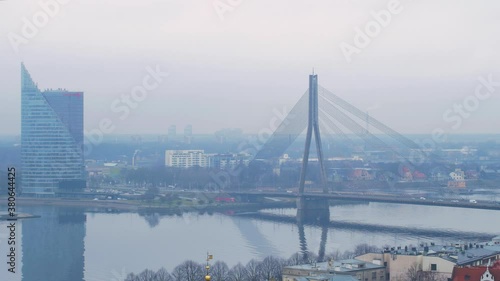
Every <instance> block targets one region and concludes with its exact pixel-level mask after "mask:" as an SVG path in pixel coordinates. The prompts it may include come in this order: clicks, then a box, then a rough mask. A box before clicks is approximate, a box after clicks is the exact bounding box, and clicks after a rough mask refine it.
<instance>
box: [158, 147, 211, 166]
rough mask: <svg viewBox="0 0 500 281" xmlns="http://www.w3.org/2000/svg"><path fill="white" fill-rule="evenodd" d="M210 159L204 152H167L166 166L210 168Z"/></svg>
mask: <svg viewBox="0 0 500 281" xmlns="http://www.w3.org/2000/svg"><path fill="white" fill-rule="evenodd" d="M208 165H209V157H208V155H206V154H205V151H204V150H167V151H165V166H167V167H176V168H190V167H194V166H199V167H208Z"/></svg>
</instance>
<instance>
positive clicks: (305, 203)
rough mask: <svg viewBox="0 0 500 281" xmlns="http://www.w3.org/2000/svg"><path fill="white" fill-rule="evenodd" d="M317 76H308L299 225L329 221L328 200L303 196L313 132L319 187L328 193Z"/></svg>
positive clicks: (298, 211) (298, 205)
mask: <svg viewBox="0 0 500 281" xmlns="http://www.w3.org/2000/svg"><path fill="white" fill-rule="evenodd" d="M318 111H319V110H318V75H316V74H314V73H313V74H311V75H309V112H308V113H309V114H308V124H307V135H306V144H305V149H304V156H303V159H302V170H301V172H300V183H299V197H298V198H297V219H298V221H299V223H303V222H311V223H323V222H328V221H329V220H330V208H329V204H328V199H320V198H314V199H313V198H307V197H305V196H304V185H305V181H306V173H307V166H308V163H309V151H310V149H311V139H312V134H313V132H314V140H315V141H316V154H317V156H318V162H319V169H320V176H321V185H322V186H323V192H324V193H328V184H327V179H326V172H325V166H324V162H323V149H322V145H321V134H320V131H319V118H318Z"/></svg>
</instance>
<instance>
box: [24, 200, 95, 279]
mask: <svg viewBox="0 0 500 281" xmlns="http://www.w3.org/2000/svg"><path fill="white" fill-rule="evenodd" d="M24 212H29V213H32V214H37V215H40V216H41V217H40V218H38V219H29V220H25V221H23V222H22V223H23V228H22V254H23V259H22V274H23V279H22V280H23V281H40V280H51V281H68V280H72V281H73V280H74V281H82V280H84V277H83V272H84V266H85V258H84V253H85V245H84V239H85V223H86V221H87V216H86V215H85V213H84V211H83V210H82V209H77V208H64V207H29V208H25V209H24Z"/></svg>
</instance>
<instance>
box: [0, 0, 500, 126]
mask: <svg viewBox="0 0 500 281" xmlns="http://www.w3.org/2000/svg"><path fill="white" fill-rule="evenodd" d="M65 1H67V2H68V3H67V4H64V5H62V4H60V5H59V4H58V5H59V6H60V7H59V8H60V9H59V11H57V10H56V12H55V13H54V15H53V17H50V16H49V20H48V22H47V24H43V25H41V27H40V28H38V30H37V31H36V32H35V33H34V36H32V38H26V37H25V36H24V35H23V28H25V27H24V26H25V25H26V21H25V20H23V18H26V19H27V20H28V21H29V22H33V16H34V15H38V16H39V18H38V20H42V21H43V15H41V14H42V13H45V12H44V10H43V9H42V8H41V7H40V4H39V3H40V2H42V3H44V2H50V0H6V1H0V35H1V37H0V97H1V104H2V108H1V110H0V120H1V121H0V134H19V132H20V62H21V61H24V63H25V64H26V67H27V68H28V70H29V71H30V73H31V75H32V77H33V79H34V80H35V81H36V82H37V83H38V85H39V86H40V88H42V89H45V88H67V89H68V90H75V91H76V90H78V91H83V92H85V128H86V129H87V130H91V129H94V128H98V123H99V121H100V120H102V119H103V118H108V119H110V120H111V121H112V122H113V124H114V125H115V129H114V130H113V133H158V134H161V133H163V134H166V132H167V129H168V126H170V125H172V124H175V125H177V128H178V132H179V131H180V130H181V129H182V128H183V127H184V126H185V125H186V124H192V125H193V133H195V134H197V133H211V132H213V131H215V130H218V129H221V128H236V127H237V128H242V129H243V130H244V132H247V133H257V132H259V131H260V130H261V129H263V128H266V127H268V126H269V125H268V124H269V120H270V119H271V118H272V116H273V109H274V108H276V109H278V110H280V111H282V110H283V108H284V107H286V108H288V109H291V107H292V106H293V105H294V104H295V102H296V101H297V100H298V99H299V98H300V96H301V95H302V94H303V93H304V92H305V91H306V90H307V87H308V77H307V75H308V74H309V73H310V72H311V69H312V68H313V67H314V68H315V72H316V73H317V74H318V75H319V83H320V84H321V85H323V86H324V87H326V88H328V89H329V90H330V91H332V92H334V93H336V94H337V95H339V96H341V97H343V98H344V99H346V100H348V101H349V102H351V103H353V104H354V105H356V106H357V107H359V108H360V109H362V110H363V111H368V112H370V115H371V116H373V117H375V118H378V119H379V120H380V121H382V122H384V123H386V124H387V125H389V126H391V127H393V128H394V129H396V130H398V131H400V132H402V133H427V134H428V133H431V132H432V131H433V130H434V129H435V128H442V129H443V130H444V131H445V132H446V133H500V126H498V122H499V121H498V120H499V119H500V111H499V110H498V109H499V108H500V86H496V87H494V89H496V92H493V93H492V94H491V96H490V97H488V98H486V99H484V100H480V101H479V103H478V104H477V105H474V104H473V103H471V105H474V106H476V107H477V110H472V111H470V112H466V113H467V116H468V118H462V117H460V118H462V119H463V120H462V121H463V122H462V124H461V125H460V126H455V127H456V128H453V127H452V126H453V125H456V121H453V122H452V121H446V120H444V119H443V114H444V113H445V112H446V111H447V110H453V105H454V104H461V103H463V102H464V101H469V102H471V101H472V102H473V98H472V97H471V96H473V95H474V91H475V89H476V88H477V87H478V85H480V83H479V82H478V77H480V76H482V77H485V78H487V77H488V76H491V77H492V78H491V79H493V81H500V54H499V52H498V50H499V47H500V46H499V45H500V44H499V43H500V16H499V14H498V11H500V2H499V1H497V0H491V1H487V0H484V1H481V0H479V1H470V0H469V1H466V0H439V1H431V0H413V1H410V0H401V1H395V0H393V2H394V1H395V2H394V3H395V4H394V3H393V5H396V4H399V5H398V9H397V10H398V11H399V12H398V13H393V14H392V15H391V20H390V22H389V23H388V24H384V25H386V26H385V27H382V28H381V30H380V32H378V34H375V35H374V36H373V38H371V42H370V44H368V46H361V47H360V48H358V50H359V53H356V54H353V55H352V56H351V61H350V62H348V61H347V59H346V57H345V55H344V54H343V52H342V50H341V48H340V46H341V45H342V44H343V43H342V42H344V43H345V44H349V45H352V46H356V44H355V42H354V41H355V40H354V39H355V36H356V34H357V32H356V29H357V28H358V29H360V30H365V28H366V26H367V24H369V23H370V21H373V20H374V16H373V14H372V12H375V13H378V12H379V11H382V10H388V5H390V4H389V2H390V1H385V0H384V1H373V0H370V1H368V0H343V1H340V0H312V1H311V0H308V1H306V0H303V1H298V0H272V1H264V0H251V1H250V0H242V1H240V3H238V1H237V0H220V1H214V0H135V1H134V0H65ZM61 2H62V0H61ZM221 3H222V4H224V3H229V4H226V5H231V3H233V4H232V5H233V6H232V7H231V10H227V11H225V12H219V13H217V11H216V10H215V8H214V4H218V5H219V7H221V8H223V6H222V5H221ZM221 13H222V14H221ZM13 36H18V37H16V38H17V39H18V40H19V37H21V38H23V40H24V41H22V43H19V44H20V45H19V46H18V52H16V51H15V50H14V49H15V48H13V46H12V43H11V41H12V38H13ZM17 42H19V41H17ZM344 46H345V45H344ZM358 47H359V45H358ZM157 66H158V67H159V68H160V69H161V70H162V71H165V72H169V73H170V76H169V77H168V78H167V79H165V80H164V81H163V82H162V83H160V85H159V87H157V88H155V89H154V90H151V91H150V92H149V93H148V95H147V98H146V99H145V100H143V101H142V102H140V103H139V105H138V107H137V108H135V109H132V110H131V113H130V115H129V116H127V117H126V118H125V119H124V120H121V119H120V118H119V117H120V116H121V114H120V113H116V112H114V111H113V110H112V109H111V105H112V104H113V102H114V101H115V100H117V99H119V98H120V96H122V95H130V93H131V91H132V89H133V88H134V87H136V86H140V85H142V81H143V79H144V77H145V76H146V75H148V72H147V70H146V69H147V67H150V68H153V69H154V68H156V67H157ZM483 91H484V93H487V90H486V88H483ZM469 108H471V107H470V106H469ZM453 116H455V118H457V117H456V116H458V115H456V114H455V113H449V117H450V118H452V117H453ZM455 120H456V119H455Z"/></svg>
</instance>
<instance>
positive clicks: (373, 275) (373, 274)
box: [372, 271, 377, 280]
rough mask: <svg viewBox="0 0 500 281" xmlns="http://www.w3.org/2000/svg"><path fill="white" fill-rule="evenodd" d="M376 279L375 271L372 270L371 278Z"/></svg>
mask: <svg viewBox="0 0 500 281" xmlns="http://www.w3.org/2000/svg"><path fill="white" fill-rule="evenodd" d="M375 279H377V272H375V271H374V272H372V280H375Z"/></svg>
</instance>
